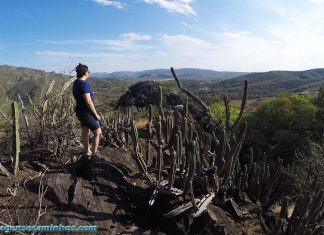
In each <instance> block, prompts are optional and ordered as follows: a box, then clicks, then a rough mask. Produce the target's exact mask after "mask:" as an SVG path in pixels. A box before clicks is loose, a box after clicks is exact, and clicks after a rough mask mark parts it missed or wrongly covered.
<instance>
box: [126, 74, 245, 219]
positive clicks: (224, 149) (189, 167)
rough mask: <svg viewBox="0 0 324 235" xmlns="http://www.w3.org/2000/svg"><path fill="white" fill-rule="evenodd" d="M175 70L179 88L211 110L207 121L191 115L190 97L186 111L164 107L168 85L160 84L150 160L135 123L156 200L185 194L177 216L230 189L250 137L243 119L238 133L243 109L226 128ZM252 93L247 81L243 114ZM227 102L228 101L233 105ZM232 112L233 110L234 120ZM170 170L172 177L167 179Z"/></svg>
mask: <svg viewBox="0 0 324 235" xmlns="http://www.w3.org/2000/svg"><path fill="white" fill-rule="evenodd" d="M171 72H172V74H173V76H174V78H175V80H176V83H177V85H178V87H179V89H181V90H182V91H183V92H184V93H185V94H186V95H187V96H188V97H189V98H191V99H192V100H193V101H194V102H195V103H198V105H199V106H200V107H202V109H203V111H204V112H205V113H206V118H205V121H206V122H207V123H200V122H198V121H196V120H195V119H194V118H193V117H192V116H191V115H190V114H189V109H188V103H189V100H188V98H187V99H186V100H185V102H184V105H183V107H182V111H178V110H174V111H172V112H171V113H169V112H166V111H165V110H164V108H163V99H162V97H163V96H162V93H163V91H162V87H161V86H159V99H158V100H159V102H158V115H157V117H156V118H155V119H154V120H153V118H152V113H151V110H152V107H150V109H149V110H150V115H149V117H150V118H149V122H148V124H147V126H146V127H147V133H148V135H147V138H146V149H147V151H146V153H147V154H146V159H145V160H144V158H143V155H142V153H141V152H142V151H140V150H139V149H140V142H139V139H138V135H137V128H136V127H135V125H134V124H133V125H132V128H131V136H132V141H133V149H134V152H135V157H136V159H137V163H138V165H139V169H140V170H141V172H142V173H143V175H144V176H145V178H146V179H147V181H148V183H149V184H151V185H152V184H155V185H156V189H155V190H154V192H153V195H152V197H151V199H150V202H149V203H150V205H152V204H153V203H154V200H155V198H156V195H157V194H158V193H163V194H170V195H174V196H176V197H180V198H179V199H181V198H182V199H181V200H182V201H183V204H182V205H181V206H180V207H179V208H175V209H174V210H172V211H170V212H169V213H167V214H166V215H165V216H166V217H168V218H171V217H173V216H179V215H181V214H182V213H184V212H186V211H188V210H190V211H191V213H192V215H193V216H194V217H195V216H199V215H200V214H201V212H202V211H203V210H204V209H205V208H206V207H207V205H208V204H209V203H210V201H211V200H212V198H213V197H214V196H215V194H217V193H218V191H219V190H220V189H221V188H226V187H227V186H228V185H229V184H230V181H231V177H232V175H233V172H234V169H235V167H236V166H237V165H238V155H239V152H240V149H241V146H242V142H243V140H244V136H245V131H246V124H243V125H242V127H241V129H240V130H239V132H238V134H236V127H237V125H238V123H239V121H240V119H241V117H242V114H241V115H239V117H238V119H237V120H236V121H235V122H234V125H233V126H229V120H228V125H227V128H221V127H220V126H219V125H217V124H216V123H215V122H214V121H213V119H212V118H211V115H210V110H209V108H208V107H207V105H206V104H204V102H203V101H201V100H200V99H199V98H198V97H196V96H195V95H193V94H192V93H191V92H190V91H188V90H186V89H185V88H183V87H182V85H181V82H180V80H179V79H178V77H177V75H176V73H175V71H174V70H173V68H171ZM246 93H247V83H245V88H244V95H243V101H242V107H241V113H243V110H244V107H245V103H246V98H247V95H246ZM226 102H227V100H226V101H225V105H228V104H227V103H226ZM229 115H230V113H229V109H228V119H229ZM206 124H207V126H208V127H209V131H210V134H211V136H212V140H211V142H212V143H211V145H210V146H209V147H210V149H205V148H203V146H204V135H203V134H204V130H203V128H204V125H206ZM150 147H153V148H154V149H155V150H156V160H155V161H152V162H153V166H152V167H153V169H155V170H154V173H155V178H154V176H150V174H149V172H148V170H147V164H148V163H149V159H150V158H152V157H153V156H150V155H149V154H148V153H149V152H150V151H149V150H148V148H150ZM165 171H167V177H164V178H163V176H164V174H163V173H164V172H165ZM154 182H155V183H154ZM201 189H202V190H201Z"/></svg>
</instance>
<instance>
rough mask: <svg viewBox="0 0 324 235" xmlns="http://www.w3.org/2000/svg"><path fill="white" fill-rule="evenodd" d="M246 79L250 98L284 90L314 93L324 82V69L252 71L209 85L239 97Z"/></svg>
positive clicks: (211, 90)
mask: <svg viewBox="0 0 324 235" xmlns="http://www.w3.org/2000/svg"><path fill="white" fill-rule="evenodd" d="M244 80H247V81H248V83H249V98H260V97H269V96H274V95H277V94H278V93H282V92H294V93H312V92H315V91H317V90H318V88H319V87H320V86H321V85H323V84H324V69H311V70H306V71H270V72H264V73H252V74H247V75H244V76H239V77H236V78H232V79H228V80H223V81H220V82H217V83H214V84H210V85H209V91H208V92H211V93H220V92H224V91H225V92H226V93H228V94H230V95H234V97H233V98H239V97H240V95H239V97H237V94H240V93H241V92H240V91H242V90H243V85H244Z"/></svg>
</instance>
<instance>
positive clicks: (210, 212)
mask: <svg viewBox="0 0 324 235" xmlns="http://www.w3.org/2000/svg"><path fill="white" fill-rule="evenodd" d="M190 234H202V235H205V234H206V235H209V234H210V235H212V234H213V235H239V234H242V230H241V229H240V228H239V227H237V226H236V225H235V223H234V222H233V221H231V220H230V219H229V218H228V217H227V216H226V212H225V211H224V210H222V209H221V208H220V207H218V206H214V205H212V204H209V205H208V206H207V210H206V212H204V213H203V214H202V215H201V216H200V217H198V218H196V219H195V220H194V222H193V224H192V226H191V230H190Z"/></svg>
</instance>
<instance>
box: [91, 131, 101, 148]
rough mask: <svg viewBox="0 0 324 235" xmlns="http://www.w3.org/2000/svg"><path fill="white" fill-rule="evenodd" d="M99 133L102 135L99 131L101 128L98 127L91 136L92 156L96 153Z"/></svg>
mask: <svg viewBox="0 0 324 235" xmlns="http://www.w3.org/2000/svg"><path fill="white" fill-rule="evenodd" d="M101 133H102V131H101V128H100V127H99V128H98V129H96V130H94V131H92V134H93V140H92V154H95V153H97V150H98V146H99V141H100V136H101Z"/></svg>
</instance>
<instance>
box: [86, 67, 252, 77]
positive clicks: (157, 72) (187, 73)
mask: <svg viewBox="0 0 324 235" xmlns="http://www.w3.org/2000/svg"><path fill="white" fill-rule="evenodd" d="M176 72H177V75H178V76H179V77H181V78H193V79H228V78H233V77H237V76H241V75H245V74H248V73H244V72H226V71H214V70H207V69H193V68H183V69H176ZM91 76H93V77H101V78H130V79H152V78H160V79H169V78H173V77H172V74H171V72H170V69H153V70H144V71H135V72H132V71H121V72H112V73H93V74H91Z"/></svg>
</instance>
